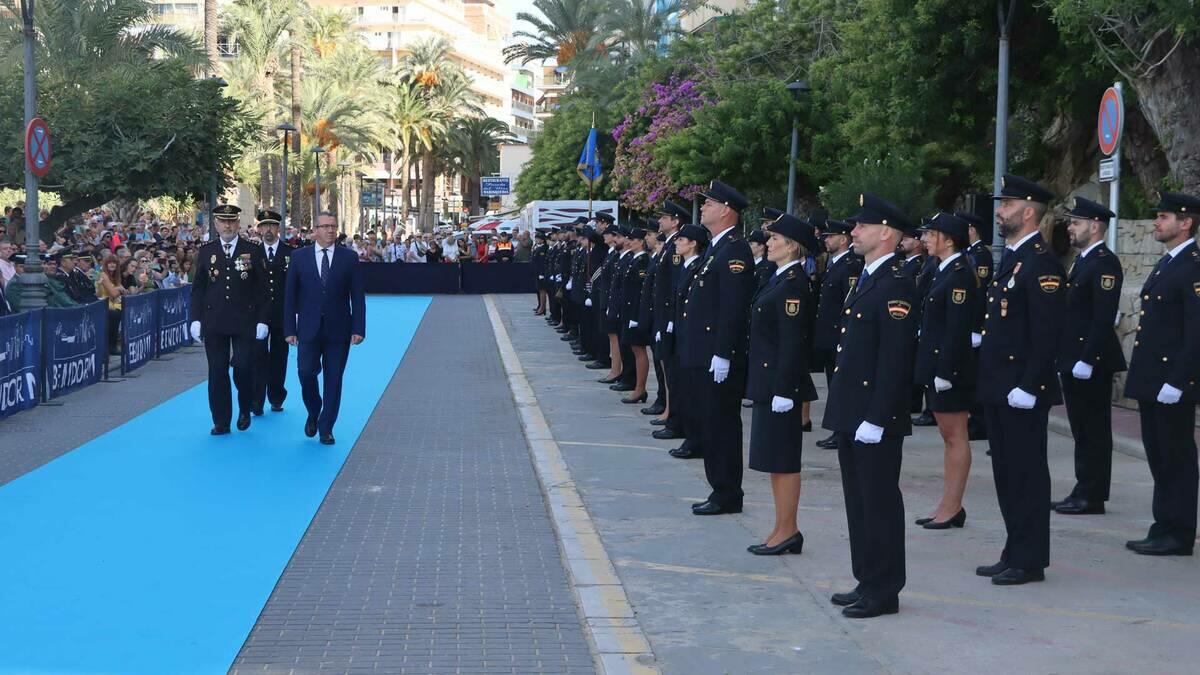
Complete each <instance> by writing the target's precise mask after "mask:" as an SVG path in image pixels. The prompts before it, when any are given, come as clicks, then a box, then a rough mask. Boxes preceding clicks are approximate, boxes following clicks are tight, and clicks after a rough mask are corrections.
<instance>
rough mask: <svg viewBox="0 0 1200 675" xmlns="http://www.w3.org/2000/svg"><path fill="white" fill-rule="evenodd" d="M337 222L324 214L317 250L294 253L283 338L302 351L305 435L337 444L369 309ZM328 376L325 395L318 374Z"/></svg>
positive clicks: (300, 370)
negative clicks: (349, 369) (345, 377)
mask: <svg viewBox="0 0 1200 675" xmlns="http://www.w3.org/2000/svg"><path fill="white" fill-rule="evenodd" d="M337 234H338V233H337V219H336V218H335V217H334V216H333V214H331V213H327V212H326V213H322V214H321V215H320V216H319V217H318V218H317V225H316V227H315V228H313V245H312V246H307V247H305V248H303V249H299V250H297V251H295V252H293V253H292V261H291V265H290V266H289V267H288V273H287V286H286V290H285V292H284V302H283V334H284V335H285V336H287V341H288V344H291V345H295V346H296V370H297V372H298V373H299V374H300V389H301V394H302V395H303V397H304V407H305V408H307V409H308V420H307V421H305V423H304V435H305V436H308V437H309V438H312V437H313V436H316V435H317V433H318V432H320V434H321V443H322V444H323V445H333V443H334V438H333V424H334V422H336V421H337V416H338V408H339V407H340V406H341V403H342V374H343V372H344V371H345V369H346V358H347V357H348V356H349V354H350V345H356V344H359V343H361V342H362V341H363V338H365V337H366V335H367V305H366V296H365V293H364V291H363V288H364V284H363V277H362V272H361V271H360V270H359V269H358V256H357V255H355V254H354V251H353V250H351V249H349V248H347V247H345V246H339V245H337V244H335V243H334V242H335V241H336V240H337ZM318 373H323V377H322V384H323V387H322V389H323V390H324V397H323V398H322V391H321V389H318V387H317V374H318Z"/></svg>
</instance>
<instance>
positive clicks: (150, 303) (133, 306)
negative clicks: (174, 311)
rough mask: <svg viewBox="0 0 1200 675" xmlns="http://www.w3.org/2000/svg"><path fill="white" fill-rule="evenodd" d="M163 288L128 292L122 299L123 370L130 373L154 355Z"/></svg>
mask: <svg viewBox="0 0 1200 675" xmlns="http://www.w3.org/2000/svg"><path fill="white" fill-rule="evenodd" d="M159 292H160V291H153V292H151V293H138V294H136V295H126V296H125V297H124V298H122V299H121V304H122V306H123V308H124V309H122V311H121V372H122V373H128V372H130V371H132V370H134V369H136V368H140V367H141V366H144V365H146V362H147V361H149V360H150V359H152V358H154V338H155V337H156V336H155V333H156V332H157V327H158V322H157V321H156V320H155V318H154V316H155V314H157V313H158V298H156V297H155V296H156V295H157V294H158V293H159Z"/></svg>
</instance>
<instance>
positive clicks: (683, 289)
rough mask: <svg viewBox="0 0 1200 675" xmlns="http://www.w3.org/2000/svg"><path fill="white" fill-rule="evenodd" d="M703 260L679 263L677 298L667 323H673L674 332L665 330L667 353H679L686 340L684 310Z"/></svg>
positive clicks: (664, 337)
mask: <svg viewBox="0 0 1200 675" xmlns="http://www.w3.org/2000/svg"><path fill="white" fill-rule="evenodd" d="M701 262H703V258H696V259H695V260H693V261H692V263H691V264H690V265H684V264H683V263H682V262H681V263H680V264H679V278H677V279H676V280H675V300H674V302H672V303H671V318H669V319H668V320H667V323H669V324H673V325H672V326H671V328H672V332H670V333H667V332H666V331H665V329H664V332H663V341H662V346H663V347H665V348H666V352H665V354H669V355H675V354H678V353H679V348H680V345H681V344H682V343H683V342H684V341H685V340H684V337H683V333H684V331H685V330H686V328H685V326H686V325H687V322H688V318H687V316H686V315H687V312H686V311H684V310H685V307H686V306H687V294H688V290H689V289H691V287H692V279H695V278H696V272H697V271H699V269H700V264H701Z"/></svg>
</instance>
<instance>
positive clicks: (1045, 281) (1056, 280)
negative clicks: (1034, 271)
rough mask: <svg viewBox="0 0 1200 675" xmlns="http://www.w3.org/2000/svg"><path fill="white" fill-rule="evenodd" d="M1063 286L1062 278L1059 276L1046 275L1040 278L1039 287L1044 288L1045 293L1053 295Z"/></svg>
mask: <svg viewBox="0 0 1200 675" xmlns="http://www.w3.org/2000/svg"><path fill="white" fill-rule="evenodd" d="M1061 285H1062V277H1060V276H1058V275H1057V274H1045V275H1042V276H1040V277H1038V286H1040V287H1041V288H1042V292H1043V293H1053V292H1055V291H1057V290H1058V287H1059V286H1061Z"/></svg>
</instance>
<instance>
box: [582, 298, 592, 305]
mask: <svg viewBox="0 0 1200 675" xmlns="http://www.w3.org/2000/svg"><path fill="white" fill-rule="evenodd" d="M583 306H584V307H591V306H592V299H591V298H586V299H585V300H584V301H583Z"/></svg>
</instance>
